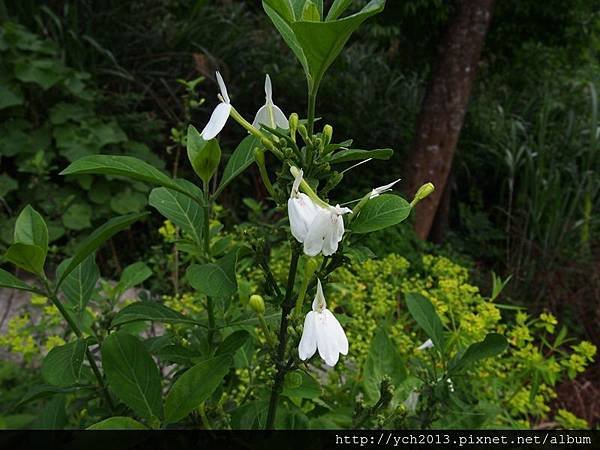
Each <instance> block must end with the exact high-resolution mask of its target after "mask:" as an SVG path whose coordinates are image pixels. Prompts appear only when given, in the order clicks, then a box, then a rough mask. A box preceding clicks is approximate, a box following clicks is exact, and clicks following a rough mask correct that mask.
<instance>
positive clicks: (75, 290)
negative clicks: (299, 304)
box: [57, 253, 100, 313]
mask: <svg viewBox="0 0 600 450" xmlns="http://www.w3.org/2000/svg"><path fill="white" fill-rule="evenodd" d="M70 262H71V260H70V259H66V260H65V261H63V262H62V263H61V264H60V265H59V266H58V269H57V274H58V276H59V277H60V276H61V275H60V274H61V273H62V272H63V271H64V269H65V268H66V267H67V266H68V265H69V264H70ZM98 278H100V270H99V269H98V266H97V265H96V255H95V254H94V253H92V254H90V255H89V256H88V257H87V258H85V259H84V260H83V261H82V262H81V263H79V264H78V265H77V267H75V269H73V270H72V271H71V273H69V274H68V275H67V276H66V277H65V279H64V281H63V283H62V291H63V293H64V294H65V297H66V298H67V300H68V302H69V303H70V304H71V306H73V307H74V308H75V309H76V310H77V311H78V312H80V313H81V312H82V311H83V310H84V309H85V307H86V306H87V304H88V302H89V301H90V298H91V297H92V293H93V292H94V288H95V287H96V283H97V282H98Z"/></svg>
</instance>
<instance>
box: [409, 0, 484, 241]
mask: <svg viewBox="0 0 600 450" xmlns="http://www.w3.org/2000/svg"><path fill="white" fill-rule="evenodd" d="M493 8H494V0H457V1H456V15H455V16H454V18H453V19H452V20H451V22H450V24H449V27H448V29H447V30H446V32H445V34H444V36H443V38H442V41H441V43H440V45H439V47H438V56H437V59H436V61H437V63H436V64H435V66H434V68H433V71H432V73H431V78H430V80H429V84H428V86H427V91H426V92H425V97H424V99H423V104H422V106H421V111H420V113H419V117H418V119H417V129H416V134H415V141H414V143H413V147H412V150H411V153H410V157H409V161H408V164H407V169H408V170H407V173H408V174H409V180H408V186H407V191H408V194H409V198H412V196H413V195H414V193H415V192H416V191H417V189H418V188H419V187H420V186H421V185H422V184H424V183H426V182H429V181H430V182H432V183H433V184H434V186H435V188H436V189H435V191H434V192H433V194H431V195H430V196H429V197H427V198H426V199H424V200H422V201H421V202H420V203H419V204H418V205H417V207H416V221H415V231H416V232H417V235H418V236H419V237H421V238H422V239H426V238H427V236H428V235H429V232H430V230H431V227H432V224H433V220H434V218H435V215H436V212H437V210H438V207H439V204H440V200H441V199H442V196H443V195H444V190H445V188H446V182H447V179H448V174H449V173H450V168H451V167H452V159H453V157H454V150H455V148H456V143H457V142H458V138H459V136H460V131H461V129H462V125H463V121H464V117H465V113H466V111H467V104H468V101H469V96H470V95H471V88H472V85H473V81H474V80H475V73H476V72H477V66H478V64H479V58H480V56H481V50H482V48H483V44H484V41H485V35H486V33H487V30H488V27H489V24H490V20H491V17H492V11H493Z"/></svg>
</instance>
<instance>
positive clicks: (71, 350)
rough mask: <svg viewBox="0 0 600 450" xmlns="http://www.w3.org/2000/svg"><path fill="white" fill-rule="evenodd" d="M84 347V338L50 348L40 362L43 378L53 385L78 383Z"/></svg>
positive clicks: (85, 346)
mask: <svg viewBox="0 0 600 450" xmlns="http://www.w3.org/2000/svg"><path fill="white" fill-rule="evenodd" d="M86 348H87V344H86V343H85V340H83V339H78V340H76V341H73V342H69V343H68V344H65V345H61V346H59V347H54V348H53V349H52V350H50V352H49V353H48V354H47V355H46V357H45V358H44V361H43V362H42V376H43V377H44V380H45V381H46V382H47V383H49V384H52V385H54V386H71V385H73V384H77V383H79V379H80V377H81V367H82V365H83V359H84V358H85V350H86Z"/></svg>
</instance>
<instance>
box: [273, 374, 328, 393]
mask: <svg viewBox="0 0 600 450" xmlns="http://www.w3.org/2000/svg"><path fill="white" fill-rule="evenodd" d="M281 395H285V396H286V397H292V398H316V397H318V396H319V395H321V385H320V384H319V382H318V381H317V380H315V379H314V377H313V376H312V375H310V374H308V373H307V372H305V371H303V370H295V371H293V372H289V373H288V374H287V375H286V377H285V380H284V384H283V391H282V392H281Z"/></svg>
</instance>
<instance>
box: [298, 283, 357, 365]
mask: <svg viewBox="0 0 600 450" xmlns="http://www.w3.org/2000/svg"><path fill="white" fill-rule="evenodd" d="M326 306H327V304H326V303H325V296H324V295H323V287H322V286H321V280H319V279H317V294H316V295H315V299H314V300H313V303H312V311H310V312H309V313H308V314H307V315H306V319H304V329H303V331H302V338H301V339H300V344H299V345H298V355H299V356H300V359H301V360H302V361H306V360H307V359H309V358H310V357H311V356H312V355H314V354H315V352H316V351H317V349H318V350H319V356H320V357H321V358H322V359H323V360H324V361H325V363H326V364H327V365H328V366H331V367H333V366H335V365H336V363H337V362H338V359H339V357H340V353H341V354H342V355H347V354H348V338H346V333H344V329H343V328H342V326H341V325H340V323H339V322H338V320H337V319H336V318H335V316H334V315H333V313H332V312H331V311H329V310H328V309H327V307H326Z"/></svg>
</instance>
